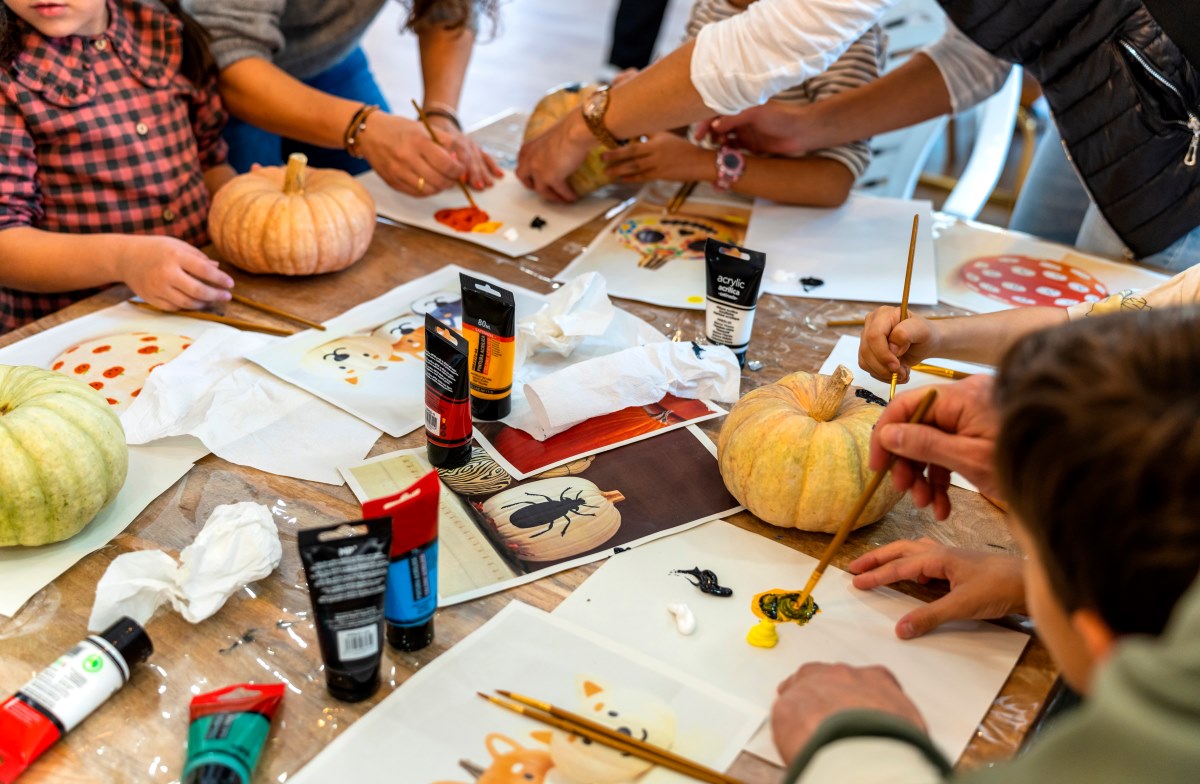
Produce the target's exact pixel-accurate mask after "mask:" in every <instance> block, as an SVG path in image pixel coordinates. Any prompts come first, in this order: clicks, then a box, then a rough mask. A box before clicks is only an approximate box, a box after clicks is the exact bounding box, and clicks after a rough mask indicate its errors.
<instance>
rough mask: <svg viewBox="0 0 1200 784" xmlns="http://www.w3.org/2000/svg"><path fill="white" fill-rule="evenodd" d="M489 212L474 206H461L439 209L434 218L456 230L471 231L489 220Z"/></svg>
mask: <svg viewBox="0 0 1200 784" xmlns="http://www.w3.org/2000/svg"><path fill="white" fill-rule="evenodd" d="M488 217H489V216H488V214H487V213H486V212H484V211H483V210H479V209H476V208H474V207H460V208H458V209H455V210H438V211H437V212H435V213H434V214H433V219H434V220H436V221H437V222H438V223H441V224H442V225H444V226H449V227H450V228H452V229H454V230H455V231H471V230H472V229H474V228H475V227H476V226H478V225H480V224H483V223H487V222H488Z"/></svg>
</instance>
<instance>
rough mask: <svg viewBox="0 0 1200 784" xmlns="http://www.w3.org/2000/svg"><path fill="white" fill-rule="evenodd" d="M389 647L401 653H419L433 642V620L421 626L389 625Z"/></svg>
mask: <svg viewBox="0 0 1200 784" xmlns="http://www.w3.org/2000/svg"><path fill="white" fill-rule="evenodd" d="M387 641H388V645H390V646H392V647H393V648H396V649H398V650H401V651H419V650H421V649H422V648H424V647H426V646H428V645H429V644H430V643H431V642H433V619H432V618H430V619H429V620H428V621H426V622H425V623H423V624H421V625H419V626H394V625H392V624H390V623H389V624H388V625H387Z"/></svg>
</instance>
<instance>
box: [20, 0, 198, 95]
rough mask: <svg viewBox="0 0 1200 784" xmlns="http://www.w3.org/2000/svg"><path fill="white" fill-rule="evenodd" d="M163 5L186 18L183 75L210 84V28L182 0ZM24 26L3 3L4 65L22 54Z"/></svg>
mask: <svg viewBox="0 0 1200 784" xmlns="http://www.w3.org/2000/svg"><path fill="white" fill-rule="evenodd" d="M162 5H163V6H164V7H165V8H166V9H167V11H168V12H170V13H171V14H173V15H174V16H175V17H176V18H178V19H179V21H181V22H183V66H182V68H181V71H182V73H183V76H184V77H185V78H186V79H187V80H188V81H189V82H191V83H192V84H195V85H202V84H206V83H207V82H208V81H209V80H211V79H212V78H213V77H215V76H216V63H215V62H214V61H213V59H212V55H211V54H210V53H209V51H208V42H209V35H208V31H207V30H205V29H204V28H203V27H201V26H200V23H199V22H197V21H196V20H195V19H193V18H192V17H191V15H190V14H188V13H187V11H184V10H183V7H182V6H181V5H180V2H179V0H162ZM21 29H22V27H21V25H20V24H19V20H18V18H17V15H16V14H14V13H13V12H12V11H11V10H9V8H8V6H6V5H4V4H3V3H0V68H8V67H9V66H10V65H11V64H12V62H13V60H15V59H16V57H17V55H18V54H20V47H21Z"/></svg>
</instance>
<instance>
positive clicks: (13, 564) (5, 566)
mask: <svg viewBox="0 0 1200 784" xmlns="http://www.w3.org/2000/svg"><path fill="white" fill-rule="evenodd" d="M195 451H196V450H195V448H194V447H190V448H189V447H188V446H187V445H186V444H185V445H183V446H182V447H180V446H173V445H171V444H168V445H166V446H165V448H162V449H159V448H158V447H154V446H134V447H130V448H129V473H128V475H127V478H126V479H125V486H124V487H122V488H121V492H120V493H118V494H117V497H116V498H115V499H113V502H112V503H111V504H109V505H108V506H106V507H105V508H104V509H102V510H101V511H100V514H98V515H97V516H96V519H95V520H93V521H92V522H91V523H89V524H88V526H87V527H86V528H84V529H83V530H82V531H81V532H79V533H78V534H76V535H75V536H74V537H72V538H70V539H67V540H66V541H64V542H58V543H57V544H51V545H46V546H44V547H0V615H7V616H9V617H12V616H13V615H16V614H17V612H18V611H20V609H21V607H22V606H23V605H24V604H25V602H27V601H29V599H30V598H31V597H32V596H33V595H34V594H36V593H37V592H38V591H40V590H42V588H44V587H46V586H47V585H49V584H50V583H52V582H53V581H54V579H55V578H56V577H58V576H59V575H60V574H62V573H63V572H65V571H67V570H68V569H70V568H71V567H72V566H74V565H75V563H76V562H77V561H80V560H82V559H83V558H84V557H85V556H87V555H89V554H91V553H93V552H95V551H96V550H99V549H100V548H101V547H103V546H104V545H106V544H108V543H109V542H111V541H112V540H113V539H115V538H116V537H117V535H118V534H120V533H121V532H122V531H124V530H125V528H126V527H127V526H128V525H129V524H130V523H132V522H133V520H134V518H135V517H137V516H138V515H139V514H141V513H142V510H143V509H145V508H146V507H147V506H149V505H150V502H151V501H153V500H154V499H155V498H158V497H159V496H160V495H162V494H163V493H164V492H165V491H166V490H167V489H168V488H170V487H171V485H173V484H175V483H176V482H178V481H179V480H180V478H181V477H183V475H184V474H186V473H187V472H188V471H189V470H190V469H191V467H192V465H193V463H194V461H195V458H191V457H189V456H188V454H189V452H190V453H191V454H195ZM201 452H202V453H204V452H205V450H201Z"/></svg>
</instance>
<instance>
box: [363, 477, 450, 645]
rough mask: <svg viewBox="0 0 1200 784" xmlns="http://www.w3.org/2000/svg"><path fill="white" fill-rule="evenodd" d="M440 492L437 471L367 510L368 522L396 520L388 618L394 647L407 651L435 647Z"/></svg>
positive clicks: (376, 501)
mask: <svg viewBox="0 0 1200 784" xmlns="http://www.w3.org/2000/svg"><path fill="white" fill-rule="evenodd" d="M440 487H441V485H440V483H439V482H438V474H437V471H430V472H429V473H428V474H426V475H425V476H423V477H421V478H420V479H418V480H417V481H416V483H414V484H413V485H412V486H411V487H409V488H407V489H406V490H404V491H402V492H400V493H397V494H396V495H392V496H388V497H386V498H376V499H374V500H372V501H367V502H366V503H365V504H363V506H362V508H363V516H364V517H391V520H392V549H391V553H390V557H389V563H388V584H387V602H386V609H385V615H386V617H387V641H388V644H389V645H391V646H392V647H393V648H397V649H399V650H402V651H417V650H420V649H421V648H424V647H425V646H427V645H429V644H430V643H431V642H433V613H434V611H435V610H437V599H438V596H437V571H438V570H437V565H438V543H437V535H438V491H439V489H440Z"/></svg>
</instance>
